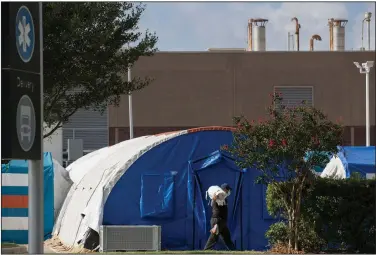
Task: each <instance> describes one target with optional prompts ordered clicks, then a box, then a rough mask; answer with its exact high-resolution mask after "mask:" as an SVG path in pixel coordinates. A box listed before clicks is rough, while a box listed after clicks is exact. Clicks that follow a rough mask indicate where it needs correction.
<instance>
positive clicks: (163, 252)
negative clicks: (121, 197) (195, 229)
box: [109, 250, 266, 254]
mask: <svg viewBox="0 0 376 255" xmlns="http://www.w3.org/2000/svg"><path fill="white" fill-rule="evenodd" d="M109 253H122V254H230V253H231V254H264V253H266V252H262V251H202V250H197V251H159V252H155V251H154V252H153V251H145V252H137V251H134V252H132V251H128V252H109Z"/></svg>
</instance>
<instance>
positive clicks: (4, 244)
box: [1, 243, 19, 248]
mask: <svg viewBox="0 0 376 255" xmlns="http://www.w3.org/2000/svg"><path fill="white" fill-rule="evenodd" d="M18 246H19V245H18V244H16V243H1V248H13V247H18Z"/></svg>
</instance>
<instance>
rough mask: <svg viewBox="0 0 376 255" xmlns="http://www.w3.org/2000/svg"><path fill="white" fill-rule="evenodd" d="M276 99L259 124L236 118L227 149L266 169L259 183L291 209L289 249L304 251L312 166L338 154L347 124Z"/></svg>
mask: <svg viewBox="0 0 376 255" xmlns="http://www.w3.org/2000/svg"><path fill="white" fill-rule="evenodd" d="M271 98H272V104H271V106H270V107H268V109H267V112H268V115H269V116H268V118H267V119H265V120H263V119H260V120H259V122H258V123H255V121H252V122H249V121H248V120H247V119H246V118H244V117H236V118H234V120H235V124H236V125H237V130H236V132H235V134H234V141H233V144H232V145H230V146H227V145H225V146H224V147H222V149H225V150H228V151H229V152H230V153H231V154H232V155H234V156H235V158H237V164H238V165H239V167H241V168H256V169H257V170H258V171H259V172H260V175H259V177H258V179H257V180H256V181H257V182H258V183H260V182H261V183H265V184H269V185H273V186H274V187H275V188H276V189H277V190H279V194H280V196H281V201H283V207H284V209H285V211H286V212H287V220H288V230H289V236H288V238H289V249H291V248H294V249H295V250H298V249H299V247H298V237H299V233H298V222H299V218H300V208H301V201H302V194H303V189H304V187H305V186H306V185H308V184H309V183H310V181H311V180H312V178H313V177H314V174H313V172H312V171H311V169H313V167H314V166H325V164H326V163H327V162H328V160H329V159H328V155H327V153H331V154H335V153H337V146H338V145H340V143H341V139H342V132H343V128H342V126H341V125H340V124H336V123H333V122H331V121H330V120H328V118H327V116H326V115H325V114H324V113H323V112H322V111H320V110H318V109H316V108H314V107H309V106H308V105H306V104H305V103H304V102H302V104H301V105H299V106H297V107H286V106H285V105H284V104H283V98H282V95H281V94H271ZM281 178H283V180H284V181H285V185H282V183H283V182H281V181H280V179H281ZM286 183H288V184H289V185H286ZM286 187H288V193H286ZM286 194H287V195H286Z"/></svg>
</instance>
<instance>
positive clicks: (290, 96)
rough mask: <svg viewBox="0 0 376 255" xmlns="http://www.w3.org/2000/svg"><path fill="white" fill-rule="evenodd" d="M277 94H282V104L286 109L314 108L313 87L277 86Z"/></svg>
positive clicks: (275, 88) (275, 90) (275, 89)
mask: <svg viewBox="0 0 376 255" xmlns="http://www.w3.org/2000/svg"><path fill="white" fill-rule="evenodd" d="M274 92H275V93H282V98H283V101H282V104H283V105H284V106H286V107H297V106H302V105H303V101H304V104H305V105H307V106H313V87H312V86H275V87H274Z"/></svg>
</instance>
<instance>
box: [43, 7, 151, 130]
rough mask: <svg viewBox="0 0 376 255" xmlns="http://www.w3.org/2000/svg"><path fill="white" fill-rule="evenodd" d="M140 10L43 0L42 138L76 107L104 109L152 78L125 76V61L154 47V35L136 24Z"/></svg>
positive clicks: (133, 61)
mask: <svg viewBox="0 0 376 255" xmlns="http://www.w3.org/2000/svg"><path fill="white" fill-rule="evenodd" d="M144 10H145V6H144V5H142V4H137V5H136V4H135V3H133V2H132V3H130V2H72V3H71V2H50V3H43V22H44V27H43V30H44V31H43V34H44V38H43V40H44V42H43V44H44V52H43V53H44V121H45V123H46V124H47V126H48V127H49V129H50V131H49V132H48V133H47V134H45V135H44V137H47V136H49V135H51V134H52V133H53V132H54V131H56V129H58V128H59V127H61V126H62V125H63V123H65V122H67V121H68V119H69V117H70V116H72V115H73V114H74V113H75V112H76V111H77V110H78V109H80V108H85V109H88V108H92V109H94V110H97V111H104V110H105V109H106V107H107V105H108V104H114V105H118V103H119V101H120V95H122V94H127V93H130V92H131V91H135V90H139V89H142V88H144V87H145V86H147V85H148V84H149V83H150V81H151V79H150V78H147V77H146V78H143V79H141V78H133V79H132V81H131V82H126V81H125V79H124V74H125V73H126V72H127V67H128V66H132V65H133V64H134V63H135V62H136V61H137V59H138V58H139V57H141V56H151V55H153V53H154V52H155V51H156V50H157V49H156V48H155V45H156V43H157V36H156V35H155V34H151V33H150V32H149V31H148V30H146V31H145V32H144V33H142V32H140V31H139V29H138V26H137V24H138V22H139V20H140V18H141V14H142V13H143V11H144ZM129 43H131V44H132V45H134V46H133V47H131V48H128V47H127V46H128V45H129Z"/></svg>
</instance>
